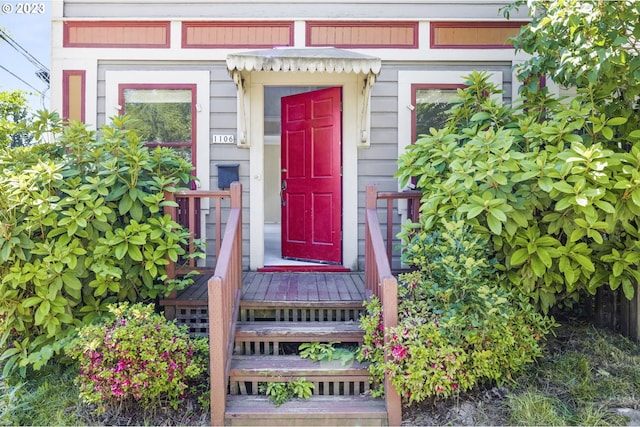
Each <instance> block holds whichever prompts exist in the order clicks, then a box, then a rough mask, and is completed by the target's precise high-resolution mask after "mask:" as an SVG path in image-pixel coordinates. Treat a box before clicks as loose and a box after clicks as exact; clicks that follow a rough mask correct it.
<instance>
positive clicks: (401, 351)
mask: <svg viewBox="0 0 640 427" xmlns="http://www.w3.org/2000/svg"><path fill="white" fill-rule="evenodd" d="M391 354H392V355H393V357H395V358H396V359H400V360H402V359H404V357H405V356H406V355H407V349H406V348H404V347H403V346H401V345H396V346H394V347H393V348H392V349H391Z"/></svg>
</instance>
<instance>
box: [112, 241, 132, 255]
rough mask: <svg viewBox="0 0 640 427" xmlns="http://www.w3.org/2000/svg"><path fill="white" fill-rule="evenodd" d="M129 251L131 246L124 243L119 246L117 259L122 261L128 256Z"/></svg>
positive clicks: (116, 252)
mask: <svg viewBox="0 0 640 427" xmlns="http://www.w3.org/2000/svg"><path fill="white" fill-rule="evenodd" d="M127 249H129V245H127V243H126V242H122V243H120V244H119V245H118V246H116V248H115V250H114V255H115V256H116V258H117V259H122V258H124V256H125V255H126V254H127Z"/></svg>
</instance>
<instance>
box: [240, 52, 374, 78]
mask: <svg viewBox="0 0 640 427" xmlns="http://www.w3.org/2000/svg"><path fill="white" fill-rule="evenodd" d="M227 68H228V69H229V72H231V73H233V72H234V71H240V72H242V71H307V72H312V73H313V72H325V73H356V74H365V75H367V74H373V75H378V74H379V73H380V68H381V60H380V58H377V57H375V56H369V55H362V54H360V53H356V52H351V51H348V50H343V49H336V48H333V47H322V48H274V49H265V50H254V51H250V52H241V53H232V54H229V55H227Z"/></svg>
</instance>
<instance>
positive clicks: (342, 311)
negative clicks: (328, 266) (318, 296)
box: [239, 300, 365, 322]
mask: <svg viewBox="0 0 640 427" xmlns="http://www.w3.org/2000/svg"><path fill="white" fill-rule="evenodd" d="M364 311H365V310H364V307H363V305H362V302H361V301H246V300H242V301H240V319H239V320H241V321H256V320H274V321H288V322H331V321H358V320H359V319H360V316H361V315H362V314H363V313H364Z"/></svg>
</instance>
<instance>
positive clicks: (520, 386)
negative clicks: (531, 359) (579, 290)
mask: <svg viewBox="0 0 640 427" xmlns="http://www.w3.org/2000/svg"><path fill="white" fill-rule="evenodd" d="M547 347H548V348H547V351H546V352H545V354H546V355H545V357H544V358H543V359H542V360H541V361H540V362H539V363H538V364H537V365H536V366H534V367H533V369H530V370H528V372H527V373H526V374H524V375H522V376H521V377H520V378H518V379H517V380H516V381H515V382H514V384H512V385H511V386H510V387H509V388H510V393H509V395H508V397H507V399H506V402H505V403H506V405H507V406H508V408H509V413H510V420H509V421H510V422H511V423H512V424H515V425H626V424H627V421H628V420H627V419H626V418H625V417H621V416H619V415H616V411H617V409H619V408H629V409H638V408H640V346H638V345H637V344H635V343H633V342H632V341H631V340H629V339H626V338H624V337H622V336H620V335H618V334H612V333H610V332H607V331H604V330H600V329H597V328H594V327H593V326H589V325H573V326H567V325H564V326H561V327H560V328H559V329H558V331H557V334H556V337H551V338H550V339H549V342H548V346H547Z"/></svg>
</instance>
